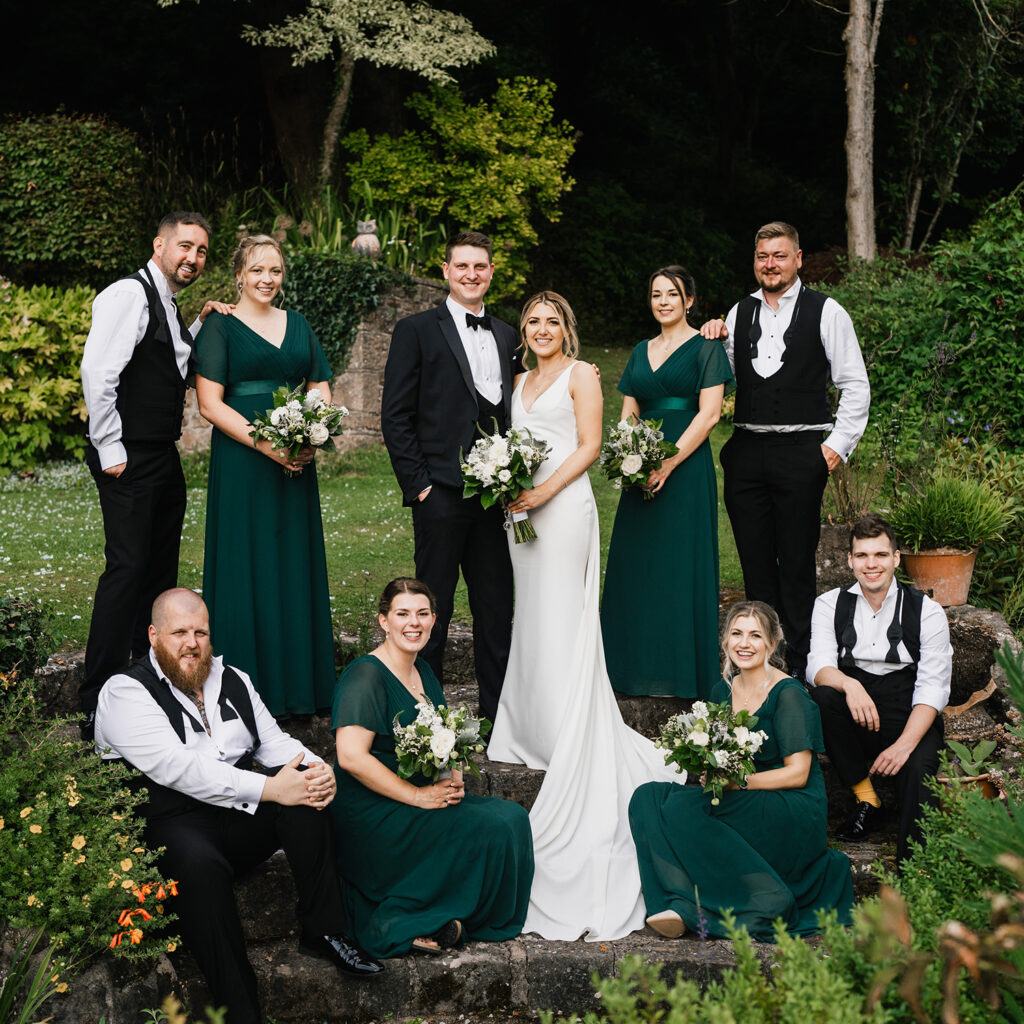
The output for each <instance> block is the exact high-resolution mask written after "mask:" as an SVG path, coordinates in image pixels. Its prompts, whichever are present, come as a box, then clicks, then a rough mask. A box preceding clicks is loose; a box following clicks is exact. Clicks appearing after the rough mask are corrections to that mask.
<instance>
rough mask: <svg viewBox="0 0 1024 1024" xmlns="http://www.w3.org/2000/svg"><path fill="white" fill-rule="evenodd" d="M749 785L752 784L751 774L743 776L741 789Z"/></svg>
mask: <svg viewBox="0 0 1024 1024" xmlns="http://www.w3.org/2000/svg"><path fill="white" fill-rule="evenodd" d="M749 785H750V776H749V775H744V776H743V784H742V785H741V786H740V789H746V788H747V787H748V786H749Z"/></svg>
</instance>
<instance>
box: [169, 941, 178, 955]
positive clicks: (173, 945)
mask: <svg viewBox="0 0 1024 1024" xmlns="http://www.w3.org/2000/svg"><path fill="white" fill-rule="evenodd" d="M177 948H178V944H177V943H176V942H168V943H167V952H168V953H173V952H174V951H175V950H176V949H177Z"/></svg>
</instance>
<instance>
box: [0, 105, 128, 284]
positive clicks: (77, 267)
mask: <svg viewBox="0 0 1024 1024" xmlns="http://www.w3.org/2000/svg"><path fill="white" fill-rule="evenodd" d="M140 166H141V154H140V153H139V150H138V147H137V145H136V140H135V137H134V136H133V135H132V134H131V133H130V132H128V131H125V130H124V129H122V128H118V127H117V126H116V125H114V124H111V123H109V122H106V121H102V120H99V119H96V118H75V117H67V116H65V115H63V114H52V115H50V116H48V117H38V118H25V119H24V120H21V121H8V122H7V123H3V124H0V222H2V223H3V225H4V231H3V232H2V233H0V273H3V274H6V275H8V276H10V277H12V278H14V279H15V280H17V281H19V282H21V283H25V284H29V283H38V282H43V281H45V282H47V283H48V284H57V285H63V286H70V285H73V284H83V283H87V284H92V285H94V286H99V285H101V284H105V283H107V282H109V281H110V280H112V279H114V278H116V277H118V276H120V275H122V274H125V273H130V272H131V271H132V270H133V269H134V267H133V266H132V264H133V262H134V259H135V242H136V239H135V238H134V237H133V231H134V230H135V227H136V225H138V223H139V214H140V211H141V208H142V198H141V191H140V188H141V186H140V175H139V169H140Z"/></svg>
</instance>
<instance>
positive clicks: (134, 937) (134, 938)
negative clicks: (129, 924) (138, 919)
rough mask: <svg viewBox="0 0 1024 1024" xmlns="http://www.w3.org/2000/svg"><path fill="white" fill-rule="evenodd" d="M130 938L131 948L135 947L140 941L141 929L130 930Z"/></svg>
mask: <svg viewBox="0 0 1024 1024" xmlns="http://www.w3.org/2000/svg"><path fill="white" fill-rule="evenodd" d="M131 936H132V945H133V946H137V945H138V944H139V943H140V942H141V941H142V929H141V928H133V929H132V930H131Z"/></svg>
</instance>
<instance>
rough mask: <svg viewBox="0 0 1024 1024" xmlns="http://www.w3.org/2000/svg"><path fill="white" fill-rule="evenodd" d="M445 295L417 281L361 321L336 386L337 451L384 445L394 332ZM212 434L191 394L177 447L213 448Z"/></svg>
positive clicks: (392, 292) (394, 291)
mask: <svg viewBox="0 0 1024 1024" xmlns="http://www.w3.org/2000/svg"><path fill="white" fill-rule="evenodd" d="M445 292H446V289H445V287H444V286H443V285H442V284H440V283H439V282H437V281H428V280H426V279H425V278H414V279H413V282H412V284H411V285H410V286H409V287H401V286H400V287H397V288H391V289H389V290H388V291H386V292H384V293H383V294H382V295H381V296H380V302H379V303H378V306H377V308H376V309H375V310H373V311H372V312H371V313H369V314H368V315H367V316H365V317H364V318H363V319H362V321H361V322H360V324H359V329H358V330H357V331H356V337H355V341H354V342H353V344H352V350H351V352H350V353H349V360H348V366H347V367H346V369H345V372H344V373H343V374H341V375H340V376H338V377H336V378H335V380H334V389H333V401H334V403H335V404H336V405H344V406H346V407H347V408H348V411H349V415H348V418H347V419H346V420H345V433H344V434H342V435H341V437H340V438H338V439H337V440H336V441H335V444H336V446H337V448H338V450H339V451H347V450H349V449H351V448H366V447H369V446H370V445H373V444H379V443H380V441H381V435H380V393H381V388H382V386H383V383H384V363H385V361H386V360H387V357H388V345H389V344H390V342H391V331H392V330H393V328H394V326H395V324H396V323H397V322H398V321H399V320H400V319H401V318H402V317H403V316H409V315H410V314H411V313H417V312H419V311H420V310H421V309H428V308H429V307H431V306H436V305H437V304H438V303H439V302H440V301H441V299H442V298H443V297H444V295H445ZM315 327H316V325H315V324H314V329H315ZM210 431H211V427H210V424H209V423H207V422H206V420H204V419H203V417H202V416H200V415H199V406H198V404H197V403H196V393H195V391H191V390H190V391H189V392H188V396H187V397H186V399H185V421H184V424H183V426H182V431H181V441H180V442H179V447H180V448H181V450H182V451H183V452H196V451H203V450H205V449H207V448H209V447H210Z"/></svg>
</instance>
